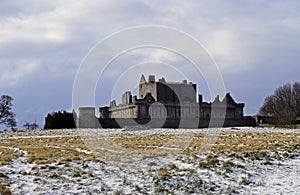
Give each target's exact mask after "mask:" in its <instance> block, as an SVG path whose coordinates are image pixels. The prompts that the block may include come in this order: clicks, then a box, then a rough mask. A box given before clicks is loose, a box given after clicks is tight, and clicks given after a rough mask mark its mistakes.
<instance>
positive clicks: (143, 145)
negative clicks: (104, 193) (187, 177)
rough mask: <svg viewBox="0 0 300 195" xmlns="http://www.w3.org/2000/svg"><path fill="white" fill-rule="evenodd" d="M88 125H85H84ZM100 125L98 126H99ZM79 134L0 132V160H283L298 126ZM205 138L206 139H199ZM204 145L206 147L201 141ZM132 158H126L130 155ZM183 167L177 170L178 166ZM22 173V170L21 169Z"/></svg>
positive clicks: (293, 148) (296, 146)
mask: <svg viewBox="0 0 300 195" xmlns="http://www.w3.org/2000/svg"><path fill="white" fill-rule="evenodd" d="M87 131H88V130H87ZM98 131H101V130H98ZM111 132H113V131H109V133H104V134H99V135H95V136H91V135H90V134H89V135H85V134H80V133H78V132H77V131H76V130H53V131H49V130H47V131H31V132H16V133H1V134H0V136H1V137H0V154H1V156H0V163H1V166H5V165H10V164H12V163H14V162H15V161H17V160H19V161H20V162H21V163H22V165H24V166H25V165H26V164H33V165H36V166H38V167H39V168H40V167H41V166H43V165H49V164H53V163H54V164H56V165H67V164H69V163H72V162H75V161H81V162H82V163H84V162H92V163H100V164H101V163H102V164H103V163H108V162H106V161H108V160H110V161H118V160H120V161H121V160H122V159H127V160H128V159H129V158H128V157H135V158H137V157H138V158H140V159H147V158H153V157H157V156H167V155H174V156H187V157H193V156H197V155H198V156H199V155H201V156H203V158H202V159H201V160H198V162H197V167H198V168H199V169H209V168H211V167H213V166H220V167H222V168H224V169H226V168H228V167H233V166H236V164H235V163H234V162H233V161H228V160H224V161H222V162H221V161H220V157H222V158H231V159H248V160H262V161H264V162H265V163H268V162H270V161H271V160H270V159H277V160H282V161H283V160H285V159H289V158H295V157H297V156H298V155H299V151H300V131H288V130H287V131H286V132H285V131H284V130H280V131H279V130H278V131H277V130H276V129H275V130H272V131H271V132H270V131H265V132H264V129H261V130H259V131H255V130H254V131H239V130H235V129H223V130H222V131H216V132H214V131H212V133H208V131H202V130H199V131H187V130H186V132H185V131H181V132H180V133H178V132H179V131H175V132H174V131H173V130H170V131H168V132H162V133H160V132H159V131H156V133H151V130H148V131H146V132H144V133H138V132H130V131H129V132H123V131H118V132H117V133H111ZM203 143H205V144H203ZM207 145H209V147H206V148H205V147H204V146H207ZM134 160H135V159H134V158H131V159H129V161H134ZM174 170H177V172H178V171H180V169H179V168H178V166H177V165H175V164H173V163H169V164H168V167H167V168H166V167H159V168H157V169H156V176H155V178H154V179H153V180H155V179H156V181H157V179H159V180H164V179H167V178H168V177H170V171H171V172H172V171H174ZM181 171H182V170H181ZM1 174H2V175H1ZM21 174H22V173H21ZM5 177H9V175H5V174H4V173H1V172H0V178H2V180H0V181H1V183H0V193H2V194H10V185H9V184H7V183H5V181H7V179H5Z"/></svg>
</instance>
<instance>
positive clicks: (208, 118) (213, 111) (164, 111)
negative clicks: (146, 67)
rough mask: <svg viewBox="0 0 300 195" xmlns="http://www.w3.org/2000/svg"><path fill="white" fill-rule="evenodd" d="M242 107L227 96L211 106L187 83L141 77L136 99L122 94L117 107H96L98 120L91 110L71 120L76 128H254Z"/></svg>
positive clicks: (80, 111)
mask: <svg viewBox="0 0 300 195" xmlns="http://www.w3.org/2000/svg"><path fill="white" fill-rule="evenodd" d="M197 96H198V100H197ZM244 106H245V104H244V103H236V102H235V101H234V99H233V98H232V97H231V95H230V94H229V93H227V94H226V95H225V97H224V98H223V99H222V100H220V98H219V96H217V97H216V98H215V100H214V101H213V102H211V103H208V102H204V101H203V97H202V95H201V94H197V85H196V84H194V83H192V82H187V80H183V81H182V82H167V81H166V79H165V78H161V79H159V80H158V81H156V79H155V76H154V75H149V78H148V81H147V80H146V79H145V77H144V75H142V76H141V78H140V82H139V96H136V95H132V94H131V92H130V91H126V92H125V93H124V94H123V95H122V102H121V104H117V103H116V101H115V100H112V101H111V102H110V104H109V106H105V107H100V108H99V112H100V117H99V118H96V117H95V108H79V116H78V118H77V116H76V114H75V117H76V123H77V127H79V128H99V127H102V128H120V127H125V126H139V125H145V126H147V127H165V128H178V127H180V128H201V127H209V126H254V125H255V124H254V121H253V119H252V117H245V116H244ZM212 121H214V122H216V123H212Z"/></svg>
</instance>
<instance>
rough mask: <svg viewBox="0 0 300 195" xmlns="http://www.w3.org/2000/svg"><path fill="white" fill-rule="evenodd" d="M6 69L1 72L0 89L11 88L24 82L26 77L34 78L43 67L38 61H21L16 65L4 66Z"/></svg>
mask: <svg viewBox="0 0 300 195" xmlns="http://www.w3.org/2000/svg"><path fill="white" fill-rule="evenodd" d="M4 66H6V68H5V69H4V71H2V72H0V88H4V89H5V88H10V87H13V86H14V85H16V84H17V83H19V82H23V81H24V80H23V79H24V78H25V77H29V76H32V75H33V74H34V73H35V72H37V70H38V69H39V68H40V67H41V64H40V63H39V62H38V61H35V60H33V61H23V60H21V61H19V62H18V63H17V64H15V65H10V64H8V65H4Z"/></svg>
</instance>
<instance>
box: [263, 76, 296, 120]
mask: <svg viewBox="0 0 300 195" xmlns="http://www.w3.org/2000/svg"><path fill="white" fill-rule="evenodd" d="M259 113H260V114H262V115H266V116H271V117H273V122H274V123H275V124H293V123H295V122H296V117H297V116H298V115H300V83H299V82H296V83H294V84H293V85H291V84H285V85H283V86H281V87H279V88H277V89H276V90H275V92H274V94H273V95H270V96H268V97H267V98H266V99H265V102H264V104H263V106H262V107H261V108H260V111H259Z"/></svg>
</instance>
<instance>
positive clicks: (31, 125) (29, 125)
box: [23, 121, 39, 130]
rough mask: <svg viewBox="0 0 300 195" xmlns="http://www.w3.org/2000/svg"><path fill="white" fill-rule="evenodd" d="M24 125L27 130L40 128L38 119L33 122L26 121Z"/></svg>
mask: <svg viewBox="0 0 300 195" xmlns="http://www.w3.org/2000/svg"><path fill="white" fill-rule="evenodd" d="M23 127H24V129H26V130H36V129H38V128H39V125H38V124H37V123H36V121H34V122H33V123H30V122H27V121H25V123H24V125H23Z"/></svg>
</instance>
